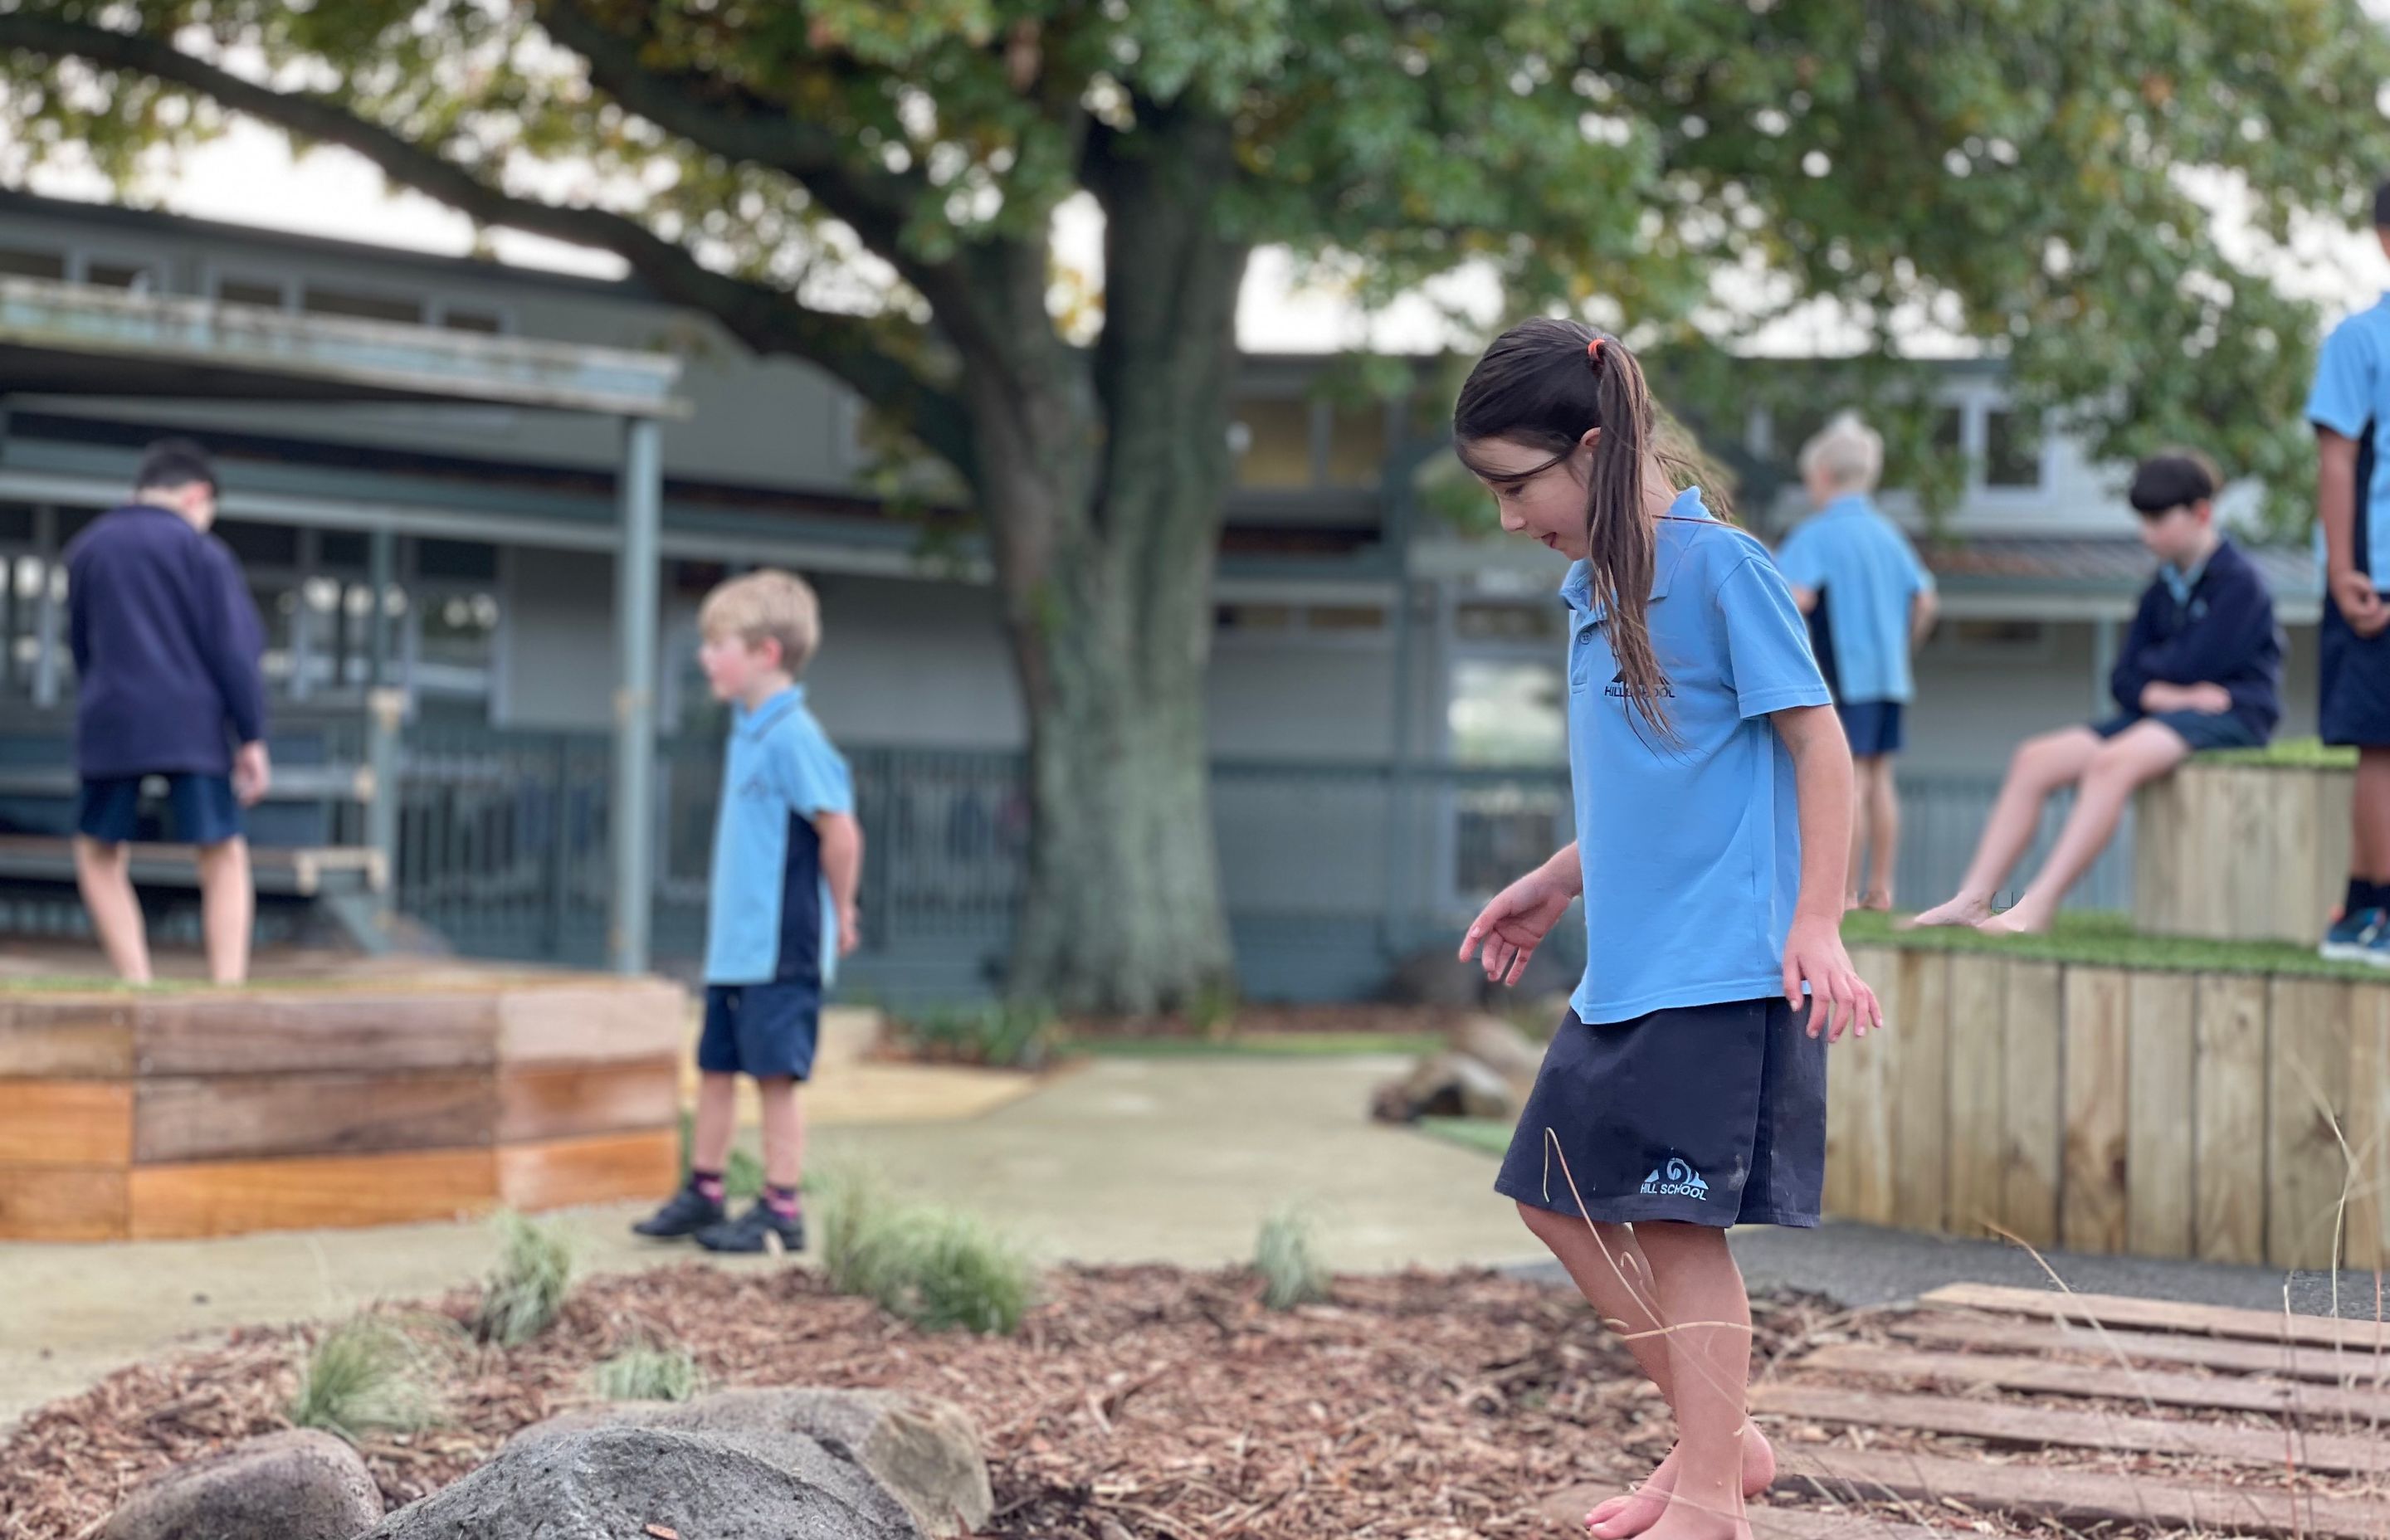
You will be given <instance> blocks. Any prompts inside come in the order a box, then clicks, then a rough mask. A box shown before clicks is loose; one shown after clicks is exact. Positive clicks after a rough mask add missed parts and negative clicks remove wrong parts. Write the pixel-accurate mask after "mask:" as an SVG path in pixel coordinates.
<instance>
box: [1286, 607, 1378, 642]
mask: <svg viewBox="0 0 2390 1540" xmlns="http://www.w3.org/2000/svg"><path fill="white" fill-rule="evenodd" d="M1303 626H1304V630H1306V631H1309V632H1313V633H1315V634H1337V635H1354V634H1356V633H1366V632H1372V631H1383V630H1384V629H1386V610H1385V606H1383V605H1380V604H1315V605H1313V606H1312V607H1311V608H1310V609H1308V610H1304V615H1303Z"/></svg>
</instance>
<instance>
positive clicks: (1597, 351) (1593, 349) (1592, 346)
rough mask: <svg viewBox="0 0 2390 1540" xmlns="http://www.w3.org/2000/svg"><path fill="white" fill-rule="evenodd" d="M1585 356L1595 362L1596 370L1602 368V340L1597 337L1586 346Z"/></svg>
mask: <svg viewBox="0 0 2390 1540" xmlns="http://www.w3.org/2000/svg"><path fill="white" fill-rule="evenodd" d="M1585 355H1586V356H1587V358H1590V359H1592V360H1593V366H1594V367H1595V368H1597V369H1598V368H1600V367H1601V339H1600V338H1599V337H1597V338H1595V339H1594V340H1592V341H1590V342H1587V344H1586V345H1585Z"/></svg>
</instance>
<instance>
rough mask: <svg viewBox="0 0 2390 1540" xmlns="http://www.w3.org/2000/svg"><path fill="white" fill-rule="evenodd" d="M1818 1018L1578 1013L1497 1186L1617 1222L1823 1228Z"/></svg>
mask: <svg viewBox="0 0 2390 1540" xmlns="http://www.w3.org/2000/svg"><path fill="white" fill-rule="evenodd" d="M1808 1019H1809V1012H1808V1007H1806V1006H1804V1007H1802V1008H1801V1009H1799V1010H1797V1011H1796V1010H1794V1009H1793V1008H1792V1007H1791V1006H1788V1005H1786V1004H1785V1003H1784V1000H1783V998H1782V997H1781V996H1777V997H1775V998H1771V999H1766V1000H1736V1001H1731V1002H1728V1003H1727V1004H1723V1005H1712V1006H1687V1007H1680V1008H1677V1009H1673V1010H1655V1011H1653V1012H1651V1014H1650V1015H1648V1016H1638V1017H1637V1018H1635V1019H1634V1020H1628V1021H1614V1022H1610V1023H1607V1024H1605V1025H1601V1026H1588V1025H1587V1024H1586V1023H1585V1022H1584V1021H1581V1020H1578V1019H1577V1017H1576V1014H1575V1013H1574V1011H1572V1012H1571V1013H1569V1015H1568V1016H1566V1017H1564V1018H1563V1019H1562V1020H1561V1025H1560V1030H1559V1031H1558V1032H1556V1033H1553V1034H1552V1042H1551V1046H1550V1047H1549V1048H1548V1049H1546V1050H1545V1052H1544V1065H1543V1068H1542V1070H1541V1071H1539V1072H1537V1073H1536V1086H1535V1089H1534V1090H1533V1091H1532V1092H1530V1093H1529V1094H1528V1097H1527V1105H1526V1109H1525V1110H1524V1111H1523V1112H1522V1113H1521V1114H1520V1116H1519V1128H1518V1132H1517V1133H1515V1134H1513V1135H1512V1136H1511V1137H1510V1152H1509V1153H1508V1154H1507V1155H1505V1156H1503V1158H1502V1174H1501V1175H1499V1176H1497V1177H1496V1178H1495V1181H1494V1190H1495V1191H1497V1192H1498V1193H1501V1194H1502V1195H1503V1196H1504V1197H1506V1198H1510V1199H1514V1200H1517V1201H1519V1202H1522V1203H1528V1204H1532V1205H1534V1206H1535V1207H1536V1208H1539V1209H1549V1210H1551V1211H1552V1212H1554V1213H1563V1214H1569V1215H1573V1216H1576V1215H1581V1216H1582V1217H1585V1218H1588V1219H1592V1220H1595V1221H1597V1222H1599V1223H1602V1224H1611V1225H1632V1224H1638V1223H1641V1222H1643V1221H1646V1220H1671V1221H1676V1222H1678V1223H1683V1224H1690V1225H1714V1226H1719V1227H1721V1228H1723V1227H1724V1226H1729V1225H1792V1226H1803V1227H1808V1226H1815V1225H1816V1224H1817V1223H1818V1200H1819V1197H1820V1194H1821V1192H1822V1189H1823V1188H1824V1187H1825V1179H1826V1044H1825V1040H1824V1039H1823V1038H1813V1037H1811V1036H1810V1035H1809V1031H1808ZM1572 1179H1574V1191H1572V1190H1571V1181H1572ZM1580 1203H1582V1207H1580Z"/></svg>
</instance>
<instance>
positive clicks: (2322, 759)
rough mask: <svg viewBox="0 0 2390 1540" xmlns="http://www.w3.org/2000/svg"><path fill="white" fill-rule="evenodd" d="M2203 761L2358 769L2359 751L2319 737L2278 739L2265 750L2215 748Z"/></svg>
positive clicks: (2265, 767) (2267, 766) (2270, 767)
mask: <svg viewBox="0 0 2390 1540" xmlns="http://www.w3.org/2000/svg"><path fill="white" fill-rule="evenodd" d="M2198 763H2200V764H2237V765H2244V766H2247V767H2249V768H2252V769H2257V770H2354V769H2356V768H2357V751H2356V750H2354V749H2335V748H2332V747H2331V746H2329V745H2328V744H2326V743H2325V742H2324V741H2323V739H2321V738H2276V739H2275V740H2274V741H2273V742H2271V743H2269V744H2268V745H2266V747H2264V748H2263V749H2215V750H2210V751H2208V752H2206V753H2204V754H2201V755H2199V756H2198Z"/></svg>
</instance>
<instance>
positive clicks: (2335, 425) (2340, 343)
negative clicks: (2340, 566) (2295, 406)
mask: <svg viewBox="0 0 2390 1540" xmlns="http://www.w3.org/2000/svg"><path fill="white" fill-rule="evenodd" d="M2307 421H2309V422H2311V423H2313V424H2314V425H2315V426H2317V427H2318V428H2329V429H2331V430H2332V431H2333V432H2335V433H2338V434H2339V435H2340V436H2341V437H2343V438H2346V439H2355V440H2357V441H2358V468H2359V469H2360V472H2362V470H2363V468H2365V467H2367V466H2369V465H2370V466H2371V468H2372V473H2371V475H2370V476H2367V477H2365V479H2364V481H2362V482H2361V483H2360V484H2359V486H2358V489H2357V495H2358V513H2359V514H2360V515H2361V517H2359V518H2358V520H2356V522H2355V524H2354V525H2353V527H2352V529H2351V532H2350V533H2352V535H2353V536H2354V537H2355V540H2356V545H2357V566H2358V571H2365V572H2372V573H2373V574H2374V579H2373V586H2374V587H2375V588H2377V589H2381V590H2383V591H2384V592H2390V562H2384V561H2376V560H2374V559H2373V558H2372V553H2374V552H2376V551H2390V545H2385V544H2384V542H2386V541H2390V455H2384V454H2382V453H2380V450H2381V448H2382V438H2383V435H2384V432H2385V431H2390V295H2384V297H2383V298H2382V300H2381V301H2380V302H2378V303H2376V304H2375V305H2374V307H2373V308H2372V309H2371V310H2361V311H2359V312H2358V313H2357V314H2354V315H2352V316H2350V317H2349V318H2348V319H2347V320H2345V321H2343V322H2342V323H2341V324H2340V325H2338V326H2336V327H2332V335H2331V336H2330V337H2327V338H2325V339H2324V343H2323V355H2322V356H2321V357H2320V358H2319V359H2317V360H2316V377H2315V389H2314V390H2313V391H2309V392H2308V393H2307ZM2369 435H2370V437H2369ZM2316 545H2317V549H2318V550H2319V551H2320V550H2321V549H2322V545H2323V532H2322V530H2321V529H2320V528H2319V529H2318V530H2317V532H2316Z"/></svg>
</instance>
